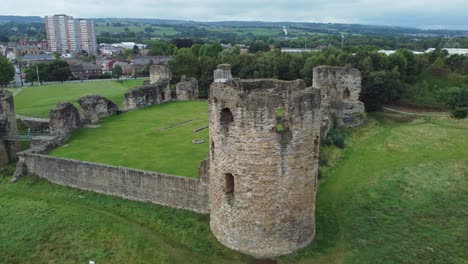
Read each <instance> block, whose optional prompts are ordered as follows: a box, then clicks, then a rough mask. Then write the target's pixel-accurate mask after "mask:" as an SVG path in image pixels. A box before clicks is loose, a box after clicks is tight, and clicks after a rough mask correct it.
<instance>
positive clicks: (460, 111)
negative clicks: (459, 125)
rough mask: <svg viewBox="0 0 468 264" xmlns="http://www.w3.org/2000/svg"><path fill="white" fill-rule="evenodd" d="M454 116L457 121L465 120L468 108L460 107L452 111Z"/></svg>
mask: <svg viewBox="0 0 468 264" xmlns="http://www.w3.org/2000/svg"><path fill="white" fill-rule="evenodd" d="M452 116H453V117H454V118H456V119H463V118H466V117H467V116H468V107H460V108H455V109H454V110H452Z"/></svg>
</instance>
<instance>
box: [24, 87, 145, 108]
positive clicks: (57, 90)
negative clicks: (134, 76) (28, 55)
mask: <svg viewBox="0 0 468 264" xmlns="http://www.w3.org/2000/svg"><path fill="white" fill-rule="evenodd" d="M142 84H143V80H125V81H121V82H119V81H96V82H83V83H63V84H51V85H43V86H28V87H25V88H24V89H23V90H22V91H21V92H19V93H18V94H17V95H16V96H15V112H16V113H17V114H20V115H25V116H33V117H48V116H49V111H50V110H51V109H53V108H54V107H55V105H56V104H57V103H59V102H73V103H74V104H75V105H78V103H77V102H76V100H77V99H78V98H80V97H82V96H85V95H101V96H104V97H106V98H108V99H109V100H111V101H113V102H114V103H116V104H117V105H118V106H119V108H122V105H123V94H124V93H125V92H126V91H127V90H128V89H130V88H133V87H136V86H139V85H142Z"/></svg>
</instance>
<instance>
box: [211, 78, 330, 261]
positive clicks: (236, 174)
mask: <svg viewBox="0 0 468 264" xmlns="http://www.w3.org/2000/svg"><path fill="white" fill-rule="evenodd" d="M210 89H211V90H210V97H209V107H210V127H209V129H210V171H209V174H210V180H209V184H210V188H209V191H210V208H211V220H210V226H211V230H212V231H213V233H214V235H215V236H216V238H217V239H218V240H219V241H220V242H221V243H222V244H224V245H226V246H227V247H229V248H232V249H235V250H238V251H241V252H243V253H246V254H250V255H253V256H255V257H258V258H269V257H274V256H278V255H283V254H288V253H291V252H294V251H295V250H297V249H299V248H302V247H304V246H306V245H308V244H309V243H310V242H311V241H312V240H313V239H314V236H315V195H316V187H317V169H318V155H319V142H320V120H321V119H320V118H321V117H320V101H321V96H320V90H317V89H312V88H309V89H306V87H305V84H304V82H303V81H302V80H296V81H289V82H287V81H279V80H270V79H266V80H240V81H239V82H236V83H235V84H233V85H230V84H225V83H221V82H215V83H213V84H212V85H211V88H210Z"/></svg>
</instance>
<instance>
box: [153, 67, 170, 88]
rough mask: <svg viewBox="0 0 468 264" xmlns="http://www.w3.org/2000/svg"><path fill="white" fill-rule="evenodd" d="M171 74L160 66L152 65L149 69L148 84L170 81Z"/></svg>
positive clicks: (166, 68) (167, 69)
mask: <svg viewBox="0 0 468 264" xmlns="http://www.w3.org/2000/svg"><path fill="white" fill-rule="evenodd" d="M171 79H172V72H171V70H170V69H169V68H168V67H166V66H162V65H152V66H151V67H150V83H149V84H155V83H157V82H159V81H165V80H169V81H170V80H171Z"/></svg>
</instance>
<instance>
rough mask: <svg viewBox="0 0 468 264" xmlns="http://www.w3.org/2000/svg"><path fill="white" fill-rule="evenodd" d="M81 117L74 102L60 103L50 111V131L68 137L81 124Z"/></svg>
mask: <svg viewBox="0 0 468 264" xmlns="http://www.w3.org/2000/svg"><path fill="white" fill-rule="evenodd" d="M80 119H81V118H80V113H79V112H78V109H76V107H75V106H74V105H73V104H72V103H59V104H57V106H56V107H55V108H54V109H52V110H50V113H49V124H50V133H51V134H52V135H56V136H61V137H66V136H68V135H70V134H71V133H72V132H73V130H75V129H76V128H78V127H79V126H80V121H81V120H80Z"/></svg>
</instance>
